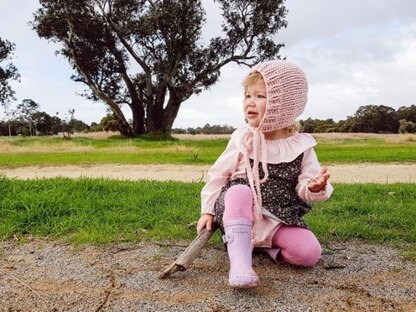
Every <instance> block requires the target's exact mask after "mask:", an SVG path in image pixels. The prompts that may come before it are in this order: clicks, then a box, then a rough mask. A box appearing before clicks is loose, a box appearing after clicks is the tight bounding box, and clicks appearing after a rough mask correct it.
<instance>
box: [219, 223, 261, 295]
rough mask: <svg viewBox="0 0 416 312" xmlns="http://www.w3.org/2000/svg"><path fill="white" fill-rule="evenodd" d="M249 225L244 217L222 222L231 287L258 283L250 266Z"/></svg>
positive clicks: (250, 225)
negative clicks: (228, 260)
mask: <svg viewBox="0 0 416 312" xmlns="http://www.w3.org/2000/svg"><path fill="white" fill-rule="evenodd" d="M251 227H252V222H251V221H250V220H246V219H240V220H232V221H226V222H224V231H225V235H224V237H223V239H224V242H225V243H227V251H228V258H229V259H230V274H229V278H228V281H229V283H230V286H231V287H239V288H251V287H256V286H257V285H258V283H259V278H258V277H257V274H256V273H255V272H254V270H253V267H252V251H253V246H252V243H251Z"/></svg>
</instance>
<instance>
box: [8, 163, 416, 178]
mask: <svg viewBox="0 0 416 312" xmlns="http://www.w3.org/2000/svg"><path fill="white" fill-rule="evenodd" d="M328 168H329V170H330V172H331V181H333V182H342V183H365V182H369V183H395V182H406V183H416V164H414V163H413V164H412V163H410V164H373V163H361V164H346V165H330V166H328ZM208 169H209V166H185V165H94V166H71V165H69V166H32V167H20V168H14V169H1V168H0V174H4V175H5V176H6V177H9V178H18V179H34V178H52V177H58V176H62V177H69V178H78V177H91V178H101V177H104V178H109V179H127V180H139V179H150V180H160V181H163V180H175V181H185V182H195V181H206V179H207V171H208Z"/></svg>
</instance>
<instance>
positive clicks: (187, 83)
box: [33, 0, 287, 136]
mask: <svg viewBox="0 0 416 312" xmlns="http://www.w3.org/2000/svg"><path fill="white" fill-rule="evenodd" d="M216 3H217V4H218V5H219V6H220V8H221V9H222V16H223V22H222V30H223V34H222V35H221V36H218V37H215V38H211V39H210V40H209V43H208V44H205V45H204V44H203V43H202V37H201V34H202V27H203V26H204V25H205V22H206V18H205V11H204V8H203V6H202V3H201V1H198V0H193V1H192V0H152V1H150V0H71V1H69V0H40V5H41V7H40V8H39V9H38V10H37V11H36V12H35V14H34V20H33V28H34V29H35V30H36V32H37V33H38V35H39V36H40V37H41V38H45V39H47V40H50V41H53V42H57V43H59V44H60V50H59V51H57V53H59V54H61V55H63V56H64V57H65V58H66V59H67V60H68V61H69V62H70V64H71V65H72V67H73V69H74V75H73V76H72V79H74V80H75V81H79V82H82V83H84V84H85V85H86V86H88V88H86V91H85V94H84V96H86V97H88V98H90V99H93V100H95V101H102V102H104V103H105V104H106V105H107V106H108V107H109V108H110V109H111V110H112V112H113V113H114V115H115V116H116V117H117V119H118V120H119V121H120V122H119V124H120V131H121V132H122V133H123V134H124V135H126V136H136V135H140V134H143V133H165V134H169V133H170V131H171V129H172V125H173V122H174V121H175V118H176V116H177V114H178V111H179V108H180V106H181V103H182V102H184V101H185V100H186V99H188V98H189V97H190V96H191V95H193V94H197V93H200V92H201V91H202V90H204V89H207V88H209V87H210V86H211V85H213V84H214V83H215V82H216V81H217V80H218V77H219V76H220V70H221V68H222V67H223V66H224V65H226V64H228V63H231V62H235V63H238V64H244V65H247V66H252V65H254V64H255V63H257V62H260V61H263V60H266V59H270V58H278V57H279V50H280V48H281V47H282V46H283V44H280V43H276V42H275V41H274V40H273V39H274V38H275V35H276V34H277V32H278V30H279V29H280V28H282V27H286V21H285V17H286V14H287V11H286V8H285V6H284V1H278V0H265V1H256V0H251V1H249V0H240V1H239V0H237V1H227V0H217V1H216ZM122 105H127V106H128V107H130V109H131V112H132V116H133V122H132V124H129V123H128V122H127V119H126V117H125V115H124V114H123V111H122V110H121V109H120V107H121V106H122Z"/></svg>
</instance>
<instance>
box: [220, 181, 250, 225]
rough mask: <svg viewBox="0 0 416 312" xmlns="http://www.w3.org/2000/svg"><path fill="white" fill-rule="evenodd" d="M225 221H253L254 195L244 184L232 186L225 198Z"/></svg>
mask: <svg viewBox="0 0 416 312" xmlns="http://www.w3.org/2000/svg"><path fill="white" fill-rule="evenodd" d="M224 206H225V211H224V219H230V218H231V219H236V218H238V219H240V218H245V219H250V220H251V219H252V214H253V213H252V207H253V195H252V193H251V189H250V188H249V187H248V186H247V185H244V184H238V185H233V186H231V187H230V188H229V189H228V190H227V192H226V193H225V197H224Z"/></svg>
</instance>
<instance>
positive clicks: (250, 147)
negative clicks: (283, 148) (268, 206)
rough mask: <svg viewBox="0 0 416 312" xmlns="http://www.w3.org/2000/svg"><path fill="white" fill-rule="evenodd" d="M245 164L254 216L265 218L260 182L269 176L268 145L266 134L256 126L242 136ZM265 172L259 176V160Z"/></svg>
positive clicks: (257, 218)
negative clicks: (251, 161)
mask: <svg viewBox="0 0 416 312" xmlns="http://www.w3.org/2000/svg"><path fill="white" fill-rule="evenodd" d="M242 141H243V142H242V146H243V155H244V165H245V168H246V172H247V178H248V182H249V184H250V188H251V191H252V194H253V216H254V218H255V219H256V220H261V219H262V218H263V214H262V197H261V189H260V184H261V183H264V182H265V181H266V180H267V178H268V177H269V170H268V169H267V146H266V139H265V137H264V134H263V133H262V132H260V131H259V130H258V129H256V128H252V127H250V128H249V129H248V131H247V132H246V133H245V135H244V136H243V138H242ZM251 152H252V155H253V167H251V165H250V158H249V154H250V153H251ZM260 161H261V166H262V169H263V172H264V177H263V178H262V179H260V176H259V162H260Z"/></svg>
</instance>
